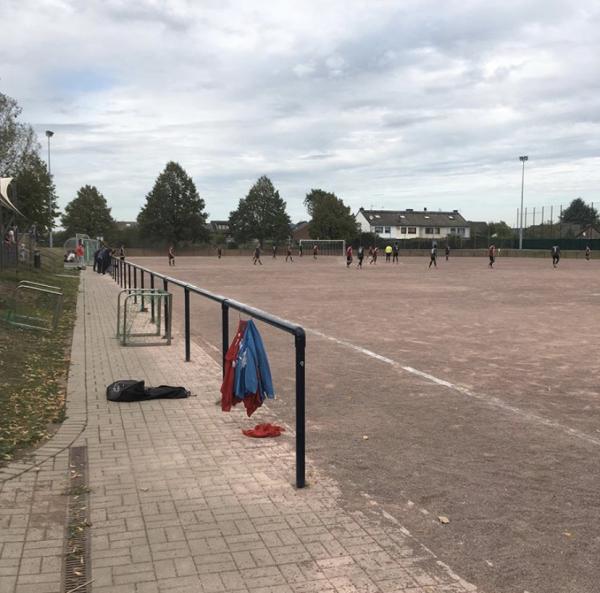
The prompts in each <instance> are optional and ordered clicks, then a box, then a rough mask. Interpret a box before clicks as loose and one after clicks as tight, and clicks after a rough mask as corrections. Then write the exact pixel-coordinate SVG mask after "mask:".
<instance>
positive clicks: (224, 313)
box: [221, 301, 229, 376]
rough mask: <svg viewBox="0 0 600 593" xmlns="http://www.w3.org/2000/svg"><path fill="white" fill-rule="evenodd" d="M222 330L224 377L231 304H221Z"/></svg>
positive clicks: (224, 302) (225, 302)
mask: <svg viewBox="0 0 600 593" xmlns="http://www.w3.org/2000/svg"><path fill="white" fill-rule="evenodd" d="M221 330H222V335H223V376H225V355H226V354H227V350H228V349H229V303H227V301H223V302H222V303H221Z"/></svg>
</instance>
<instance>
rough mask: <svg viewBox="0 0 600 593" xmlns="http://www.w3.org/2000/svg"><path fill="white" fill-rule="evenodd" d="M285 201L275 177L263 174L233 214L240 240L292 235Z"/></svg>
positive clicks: (232, 225)
mask: <svg viewBox="0 0 600 593" xmlns="http://www.w3.org/2000/svg"><path fill="white" fill-rule="evenodd" d="M285 206H286V204H285V202H284V201H283V199H281V198H280V197H279V192H278V191H277V190H276V189H275V187H274V186H273V183H271V180H270V179H269V178H268V177H266V176H264V175H263V176H262V177H261V178H260V179H259V180H258V181H257V182H256V183H255V184H254V185H253V186H252V187H251V188H250V191H249V192H248V195H247V196H246V197H245V198H242V199H241V200H240V203H239V204H238V207H237V210H234V211H233V212H232V213H231V214H230V215H229V227H230V229H231V232H232V234H233V237H234V238H235V240H236V241H238V242H239V243H246V242H248V241H251V240H253V239H258V241H259V242H260V244H261V245H262V244H263V241H264V240H265V239H271V240H273V241H285V240H286V239H287V238H288V237H289V236H290V217H289V216H288V215H287V212H286V210H285Z"/></svg>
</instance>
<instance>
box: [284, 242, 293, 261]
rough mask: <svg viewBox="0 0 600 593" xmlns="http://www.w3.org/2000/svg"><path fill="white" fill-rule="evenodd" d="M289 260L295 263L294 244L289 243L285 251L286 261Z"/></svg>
mask: <svg viewBox="0 0 600 593" xmlns="http://www.w3.org/2000/svg"><path fill="white" fill-rule="evenodd" d="M288 258H289V260H290V261H291V262H292V263H294V258H293V257H292V246H291V245H288V246H287V251H286V252H285V261H286V262H287V260H288Z"/></svg>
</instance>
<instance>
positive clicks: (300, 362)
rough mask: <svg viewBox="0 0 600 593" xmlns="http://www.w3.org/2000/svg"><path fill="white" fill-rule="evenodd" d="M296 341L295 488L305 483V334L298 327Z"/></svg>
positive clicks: (302, 486) (301, 486)
mask: <svg viewBox="0 0 600 593" xmlns="http://www.w3.org/2000/svg"><path fill="white" fill-rule="evenodd" d="M295 343H296V488H304V486H305V485H306V463H305V452H306V383H305V377H306V365H305V354H306V334H305V333H304V330H303V329H301V328H299V329H298V330H297V331H296V336H295Z"/></svg>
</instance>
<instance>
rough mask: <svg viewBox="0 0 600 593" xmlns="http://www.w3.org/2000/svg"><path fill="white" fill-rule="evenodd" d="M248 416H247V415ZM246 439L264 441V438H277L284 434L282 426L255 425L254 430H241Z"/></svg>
mask: <svg viewBox="0 0 600 593" xmlns="http://www.w3.org/2000/svg"><path fill="white" fill-rule="evenodd" d="M248 415H249V414H248ZM242 432H243V433H244V434H245V435H246V436H247V437H254V438H256V439H264V438H265V437H278V436H281V433H282V432H285V428H283V426H278V425H277V424H269V423H267V424H257V425H256V426H255V427H254V428H250V429H248V430H242Z"/></svg>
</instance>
